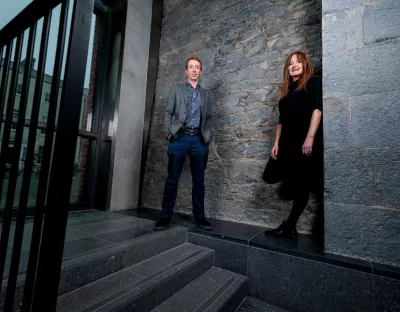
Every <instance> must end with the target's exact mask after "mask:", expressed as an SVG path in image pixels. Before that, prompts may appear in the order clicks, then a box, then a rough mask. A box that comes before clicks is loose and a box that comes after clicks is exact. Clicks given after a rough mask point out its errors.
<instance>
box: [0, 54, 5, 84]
mask: <svg viewBox="0 0 400 312" xmlns="http://www.w3.org/2000/svg"><path fill="white" fill-rule="evenodd" d="M3 51H4V46H1V47H0V68H1V67H3ZM2 77H3V75H1V76H0V85H1V82H2V81H3V80H2V79H1V78H2Z"/></svg>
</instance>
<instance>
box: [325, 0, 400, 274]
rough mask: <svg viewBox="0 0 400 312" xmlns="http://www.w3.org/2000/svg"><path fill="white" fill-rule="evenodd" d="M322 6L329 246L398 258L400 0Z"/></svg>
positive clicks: (331, 1)
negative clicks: (399, 55) (398, 57)
mask: <svg viewBox="0 0 400 312" xmlns="http://www.w3.org/2000/svg"><path fill="white" fill-rule="evenodd" d="M323 12H324V16H323V34H322V38H323V50H324V55H323V68H324V78H323V89H324V105H325V111H324V138H325V249H326V250H327V251H328V252H333V253H339V254H345V255H349V256H353V257H359V258H365V259H372V260H374V261H377V262H383V263H389V264H394V265H398V266H399V265H400V258H399V254H400V244H399V233H400V229H399V220H400V140H399V135H400V132H399V121H400V119H399V113H400V111H399V107H400V100H399V90H400V87H399V85H398V84H397V83H394V81H396V80H397V73H398V72H399V69H400V66H399V64H398V63H396V62H395V63H394V62H393V60H394V59H396V56H397V55H398V51H399V48H400V40H399V39H400V32H399V22H398V18H395V16H396V17H397V16H398V14H399V5H398V1H394V0H377V1H367V0H365V1H362V0H343V1H342V0H341V1H338V0H323ZM331 38H334V40H335V42H332V41H331ZM343 40H345V44H343V43H344V42H343Z"/></svg>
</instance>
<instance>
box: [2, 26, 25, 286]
mask: <svg viewBox="0 0 400 312" xmlns="http://www.w3.org/2000/svg"><path fill="white" fill-rule="evenodd" d="M23 37H24V33H23V32H22V33H21V34H20V35H19V36H18V37H17V44H16V49H15V55H14V64H13V71H12V74H11V83H10V89H9V92H8V103H7V111H6V122H5V124H4V129H3V138H2V139H3V141H2V145H1V153H0V174H2V175H3V176H4V171H5V167H6V160H7V149H8V144H9V143H10V132H11V121H12V117H13V109H14V101H15V92H16V89H17V81H18V76H19V64H20V59H21V50H22V42H23ZM1 184H3V183H1ZM1 187H3V185H1ZM0 200H1V195H0ZM12 210H13V205H11V206H6V207H5V209H4V217H3V228H2V229H1V239H0V289H1V284H2V281H3V274H4V265H5V262H6V255H7V246H8V239H9V236H10V227H11V217H12Z"/></svg>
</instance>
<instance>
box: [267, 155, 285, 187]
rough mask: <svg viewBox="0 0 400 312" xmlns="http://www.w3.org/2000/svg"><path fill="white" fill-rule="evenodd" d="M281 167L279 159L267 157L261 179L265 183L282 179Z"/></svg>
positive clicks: (272, 182) (273, 182)
mask: <svg viewBox="0 0 400 312" xmlns="http://www.w3.org/2000/svg"><path fill="white" fill-rule="evenodd" d="M282 169H283V168H281V161H279V158H278V159H276V160H275V159H273V158H272V157H270V158H269V160H268V163H267V166H266V167H265V169H264V172H263V175H262V179H263V180H264V182H265V183H267V184H275V183H278V182H280V181H281V180H282V178H283V172H282Z"/></svg>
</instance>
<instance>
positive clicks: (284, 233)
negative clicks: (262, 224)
mask: <svg viewBox="0 0 400 312" xmlns="http://www.w3.org/2000/svg"><path fill="white" fill-rule="evenodd" d="M264 234H265V235H267V236H275V237H285V238H297V230H296V226H295V227H293V228H289V227H288V224H287V222H286V221H283V222H282V224H281V225H280V226H278V227H277V228H276V229H273V230H265V232H264Z"/></svg>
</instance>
